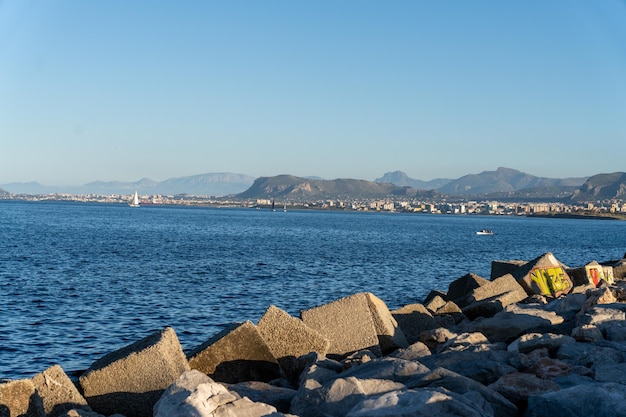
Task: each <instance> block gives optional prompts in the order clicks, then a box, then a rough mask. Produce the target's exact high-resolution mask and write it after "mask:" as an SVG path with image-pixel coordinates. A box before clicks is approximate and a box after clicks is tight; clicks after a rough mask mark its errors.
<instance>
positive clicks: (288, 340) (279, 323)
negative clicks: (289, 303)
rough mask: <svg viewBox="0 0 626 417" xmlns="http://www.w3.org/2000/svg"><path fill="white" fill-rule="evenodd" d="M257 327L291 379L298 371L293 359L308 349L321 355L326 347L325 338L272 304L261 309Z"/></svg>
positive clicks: (326, 349)
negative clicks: (263, 310) (262, 310)
mask: <svg viewBox="0 0 626 417" xmlns="http://www.w3.org/2000/svg"><path fill="white" fill-rule="evenodd" d="M257 329H258V331H259V333H260V334H261V336H262V337H263V340H264V341H265V343H266V344H267V347H268V348H269V349H270V352H271V353H272V355H273V356H274V357H275V358H276V359H277V360H278V364H279V365H280V367H281V368H282V370H283V372H284V373H285V375H286V376H287V377H288V378H289V379H292V380H293V379H294V378H296V377H297V376H298V375H299V374H300V369H299V366H298V361H297V358H299V357H300V356H302V355H306V354H307V353H310V352H317V353H319V354H320V355H322V356H325V355H326V353H327V352H328V348H329V347H330V342H329V341H328V339H327V338H325V337H324V336H322V335H321V334H320V333H319V332H317V331H316V330H313V329H312V328H310V327H309V326H307V325H306V324H304V322H303V321H302V320H300V319H299V318H296V317H292V316H290V315H289V313H287V312H286V311H284V310H281V309H280V308H278V307H276V306H270V307H269V308H268V309H267V310H266V311H265V313H264V314H263V316H262V317H261V319H260V320H259V323H258V324H257Z"/></svg>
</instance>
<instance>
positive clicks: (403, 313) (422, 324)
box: [391, 303, 439, 344]
mask: <svg viewBox="0 0 626 417" xmlns="http://www.w3.org/2000/svg"><path fill="white" fill-rule="evenodd" d="M391 314H392V315H393V318H394V319H396V321H397V323H398V327H400V329H401V330H402V332H403V333H404V335H405V337H406V339H407V341H408V343H409V344H413V343H415V342H417V341H419V335H420V333H421V332H423V331H424V330H430V329H435V328H437V327H439V324H438V323H437V321H436V320H435V319H434V318H433V315H432V314H430V312H429V311H428V310H427V309H426V307H424V306H423V305H422V304H418V303H416V304H409V305H406V306H404V307H402V308H399V309H397V310H393V311H392V312H391Z"/></svg>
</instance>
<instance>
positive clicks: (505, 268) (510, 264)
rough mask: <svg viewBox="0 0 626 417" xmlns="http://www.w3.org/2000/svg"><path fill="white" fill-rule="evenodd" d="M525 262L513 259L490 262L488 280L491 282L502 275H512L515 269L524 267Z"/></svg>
mask: <svg viewBox="0 0 626 417" xmlns="http://www.w3.org/2000/svg"><path fill="white" fill-rule="evenodd" d="M526 263H527V261H522V260H519V259H513V260H509V261H491V274H490V278H489V279H490V280H491V281H493V280H494V279H496V278H500V277H501V276H502V275H506V274H513V273H514V272H515V271H517V269H518V268H519V267H520V266H522V265H525V264H526Z"/></svg>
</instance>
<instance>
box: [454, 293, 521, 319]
mask: <svg viewBox="0 0 626 417" xmlns="http://www.w3.org/2000/svg"><path fill="white" fill-rule="evenodd" d="M527 297H528V294H526V291H524V290H523V289H522V290H521V291H519V290H517V291H516V290H513V291H508V292H505V293H503V294H498V295H496V296H494V297H490V298H485V299H483V300H480V301H476V302H474V303H471V304H469V305H467V306H465V307H463V314H465V316H467V318H469V319H470V320H474V319H476V318H478V317H493V316H494V315H496V313H499V312H500V311H502V310H504V308H505V307H506V306H508V305H509V304H513V303H519V302H520V301H522V300H524V299H526V298H527Z"/></svg>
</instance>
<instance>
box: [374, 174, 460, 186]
mask: <svg viewBox="0 0 626 417" xmlns="http://www.w3.org/2000/svg"><path fill="white" fill-rule="evenodd" d="M451 181H452V180H451V179H448V178H435V179H432V180H430V181H422V180H416V179H413V178H410V177H409V176H408V175H406V174H405V173H404V172H402V171H394V172H387V173H386V174H385V175H383V176H382V177H380V178H376V179H375V180H374V182H377V183H387V184H394V185H399V186H404V187H411V188H415V189H416V190H434V189H437V188H440V187H443V186H444V185H446V184H448V183H449V182H451Z"/></svg>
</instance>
